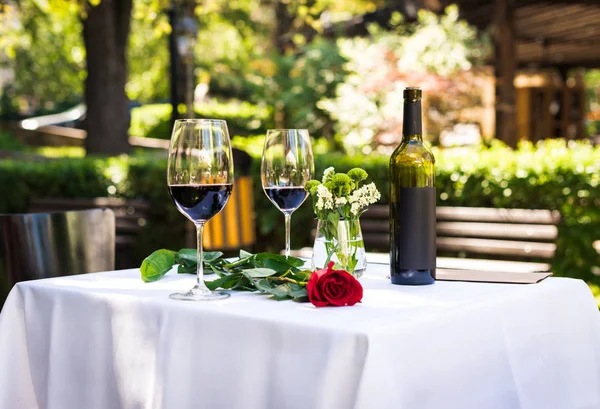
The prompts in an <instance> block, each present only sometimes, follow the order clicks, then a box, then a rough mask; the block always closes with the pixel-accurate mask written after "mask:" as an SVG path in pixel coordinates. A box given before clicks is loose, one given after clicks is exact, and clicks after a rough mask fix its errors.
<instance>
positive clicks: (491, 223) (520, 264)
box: [361, 205, 560, 271]
mask: <svg viewBox="0 0 600 409" xmlns="http://www.w3.org/2000/svg"><path fill="white" fill-rule="evenodd" d="M559 222H560V215H559V213H558V212H557V211H550V210H529V209H494V208H483V207H438V208H437V250H438V264H439V260H440V259H441V260H442V261H443V263H442V264H443V265H440V267H445V268H458V267H459V266H461V267H462V268H473V267H475V268H477V269H483V270H490V271H495V270H502V269H506V268H511V267H513V268H515V269H517V270H519V271H527V270H529V271H540V270H544V271H546V270H549V269H550V264H549V261H550V260H551V259H552V258H553V257H554V253H555V251H556V244H555V243H554V242H555V241H556V237H557V236H558V228H557V224H558V223H559ZM361 229H362V232H363V238H364V241H365V247H366V249H367V251H375V252H385V253H387V252H389V207H388V206H387V205H376V206H371V207H369V210H368V211H367V212H365V213H364V214H363V215H362V216H361ZM457 258H458V259H460V260H456V259H457Z"/></svg>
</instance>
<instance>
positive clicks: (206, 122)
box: [167, 119, 233, 301]
mask: <svg viewBox="0 0 600 409" xmlns="http://www.w3.org/2000/svg"><path fill="white" fill-rule="evenodd" d="M167 184H168V185H169V193H170V194H171V198H172V199H173V201H174V202H175V205H176V206H177V209H178V210H179V211H180V212H181V213H183V215H184V216H185V217H187V218H188V219H189V220H190V221H191V222H192V223H194V225H196V236H197V240H198V242H197V245H198V248H197V251H198V254H197V257H198V267H197V270H196V285H195V286H194V287H193V288H192V289H191V290H189V291H188V292H185V293H175V294H171V295H170V297H171V298H173V299H176V300H189V301H209V300H220V299H223V298H227V297H229V294H228V293H225V292H213V291H210V290H209V289H208V288H207V287H206V285H205V284H204V264H203V262H202V260H203V256H202V250H203V249H202V231H203V229H204V224H205V223H206V222H207V221H208V220H210V219H211V218H212V217H213V216H215V215H216V214H217V213H219V212H220V211H221V209H223V207H225V204H226V203H227V201H228V200H229V196H230V195H231V190H232V187H233V156H232V154H231V144H230V142H229V131H228V130H227V124H226V123H225V121H222V120H218V119H181V120H177V121H175V125H174V126H173V134H172V135H171V143H170V147H169V160H168V162H167Z"/></svg>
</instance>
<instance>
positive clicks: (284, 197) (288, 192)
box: [265, 186, 308, 212]
mask: <svg viewBox="0 0 600 409" xmlns="http://www.w3.org/2000/svg"><path fill="white" fill-rule="evenodd" d="M265 193H266V194H267V197H268V198H269V199H271V202H273V203H274V204H275V206H277V207H278V208H279V209H280V210H281V211H282V212H286V211H294V210H296V209H297V208H299V207H300V205H301V204H302V202H304V199H306V196H308V192H307V191H306V190H304V188H303V187H300V186H283V187H266V188H265Z"/></svg>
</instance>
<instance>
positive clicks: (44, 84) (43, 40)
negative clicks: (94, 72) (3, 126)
mask: <svg viewBox="0 0 600 409" xmlns="http://www.w3.org/2000/svg"><path fill="white" fill-rule="evenodd" d="M17 4H18V6H17V7H14V8H11V10H12V11H11V12H10V13H9V15H6V16H3V15H1V14H0V50H4V51H5V53H6V57H7V61H5V65H8V66H9V67H11V68H12V69H13V70H14V72H15V73H17V74H16V75H15V80H14V81H13V83H12V88H13V89H12V90H11V93H12V96H13V97H14V98H16V97H17V96H22V97H24V98H22V99H21V101H20V104H21V106H18V107H17V106H15V105H14V104H12V108H13V109H14V108H19V110H22V111H25V112H28V113H40V114H41V113H44V112H49V111H55V110H56V109H60V108H61V107H65V106H69V105H72V104H75V103H77V102H78V101H79V100H80V99H81V96H82V94H83V79H84V78H85V71H84V69H85V49H84V47H83V39H82V36H81V33H80V32H81V23H80V21H79V15H78V13H77V9H78V7H77V5H76V4H75V2H65V3H64V4H63V5H62V6H60V7H50V6H49V5H48V4H47V2H46V3H44V2H35V1H19V2H18V3H17ZM42 5H43V6H42ZM7 108H10V105H9V104H7V106H5V107H3V110H4V109H7ZM11 114H12V115H14V114H15V113H7V112H3V115H5V116H10V115H11Z"/></svg>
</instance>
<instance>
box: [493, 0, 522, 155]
mask: <svg viewBox="0 0 600 409" xmlns="http://www.w3.org/2000/svg"><path fill="white" fill-rule="evenodd" d="M494 21H495V27H494V47H495V54H496V55H495V60H496V61H495V64H496V67H495V68H496V69H495V75H496V138H497V139H500V140H501V141H503V142H504V143H506V144H507V145H508V146H510V147H511V148H516V147H517V143H518V142H519V141H518V137H517V136H518V135H517V114H516V90H515V84H514V82H515V72H516V68H517V63H516V60H515V58H516V57H515V55H516V49H515V24H514V0H496V10H495V16H494Z"/></svg>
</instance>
